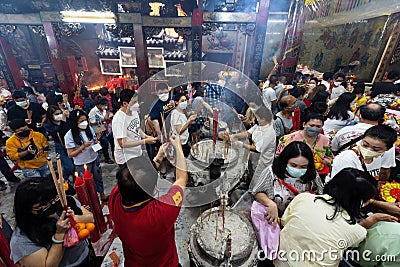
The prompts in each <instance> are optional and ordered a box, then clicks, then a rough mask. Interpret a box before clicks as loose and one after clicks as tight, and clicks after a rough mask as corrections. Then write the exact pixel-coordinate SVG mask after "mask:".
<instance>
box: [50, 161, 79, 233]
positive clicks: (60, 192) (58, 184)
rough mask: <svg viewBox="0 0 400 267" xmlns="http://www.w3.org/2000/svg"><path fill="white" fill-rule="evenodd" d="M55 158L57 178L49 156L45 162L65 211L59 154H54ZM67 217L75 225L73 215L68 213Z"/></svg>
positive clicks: (66, 207) (65, 199)
mask: <svg viewBox="0 0 400 267" xmlns="http://www.w3.org/2000/svg"><path fill="white" fill-rule="evenodd" d="M56 159H57V169H58V175H59V178H58V179H57V175H56V172H55V171H54V167H53V162H52V161H51V158H50V157H47V164H48V165H49V168H50V173H51V177H52V178H53V182H54V185H55V187H56V190H57V195H58V197H59V198H60V202H61V206H62V207H63V208H64V210H65V211H67V210H68V203H67V196H66V194H65V188H64V177H63V176H62V166H61V159H60V155H59V154H57V155H56ZM68 219H69V221H70V222H71V226H72V227H74V226H75V225H76V222H75V220H74V217H73V216H72V215H71V214H69V215H68Z"/></svg>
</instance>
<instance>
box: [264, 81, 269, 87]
mask: <svg viewBox="0 0 400 267" xmlns="http://www.w3.org/2000/svg"><path fill="white" fill-rule="evenodd" d="M266 87H269V80H266V81H265V82H264V88H266Z"/></svg>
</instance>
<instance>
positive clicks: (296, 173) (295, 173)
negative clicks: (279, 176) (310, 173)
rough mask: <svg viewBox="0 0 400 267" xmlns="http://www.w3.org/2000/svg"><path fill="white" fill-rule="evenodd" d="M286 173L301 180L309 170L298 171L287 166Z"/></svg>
mask: <svg viewBox="0 0 400 267" xmlns="http://www.w3.org/2000/svg"><path fill="white" fill-rule="evenodd" d="M286 171H287V172H288V173H289V175H290V176H292V177H295V178H300V177H301V176H303V175H304V174H306V172H307V169H297V168H294V167H292V166H289V165H287V166H286Z"/></svg>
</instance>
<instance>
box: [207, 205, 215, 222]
mask: <svg viewBox="0 0 400 267" xmlns="http://www.w3.org/2000/svg"><path fill="white" fill-rule="evenodd" d="M213 207H214V201H213V202H211V207H210V213H208V220H210V218H211V214H212V212H213V211H212V208H213Z"/></svg>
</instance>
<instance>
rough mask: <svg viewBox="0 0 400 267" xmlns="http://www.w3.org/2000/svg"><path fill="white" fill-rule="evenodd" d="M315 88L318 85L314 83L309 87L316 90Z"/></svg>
mask: <svg viewBox="0 0 400 267" xmlns="http://www.w3.org/2000/svg"><path fill="white" fill-rule="evenodd" d="M315 86H317V85H316V84H313V83H310V84H309V85H308V87H309V88H315Z"/></svg>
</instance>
